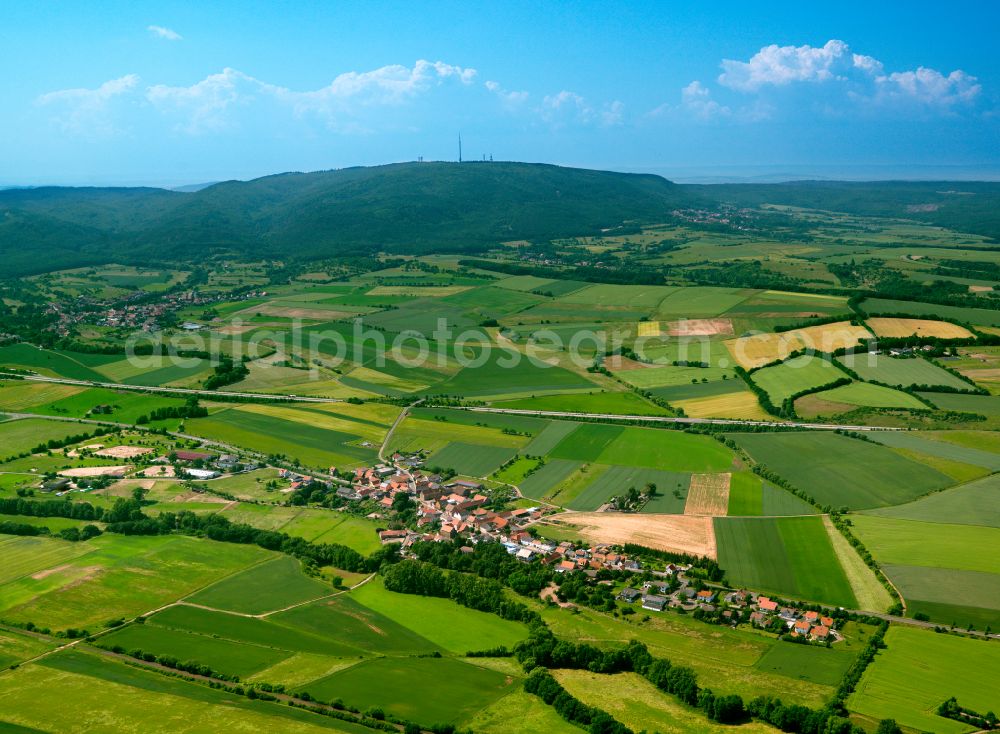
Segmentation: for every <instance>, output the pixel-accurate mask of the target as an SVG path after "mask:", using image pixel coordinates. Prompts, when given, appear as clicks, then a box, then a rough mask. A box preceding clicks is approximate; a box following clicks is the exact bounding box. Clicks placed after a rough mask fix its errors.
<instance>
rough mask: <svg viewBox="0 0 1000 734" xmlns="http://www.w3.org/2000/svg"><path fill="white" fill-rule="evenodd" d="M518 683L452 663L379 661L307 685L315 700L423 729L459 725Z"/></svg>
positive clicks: (447, 660) (438, 660)
mask: <svg viewBox="0 0 1000 734" xmlns="http://www.w3.org/2000/svg"><path fill="white" fill-rule="evenodd" d="M519 685H520V681H519V680H517V679H511V678H510V677H509V676H505V675H504V674H502V673H498V672H496V671H494V670H489V669H487V668H482V667H479V666H476V665H470V664H468V663H464V662H462V661H460V660H455V659H454V658H380V659H378V660H371V661H365V662H361V663H358V664H357V665H353V666H351V667H350V668H347V669H345V670H342V671H339V672H337V673H334V674H333V675H331V676H329V677H327V678H324V679H321V680H318V681H315V682H313V683H310V684H309V685H308V686H307V689H308V691H309V693H310V694H312V696H313V697H314V698H317V699H319V700H332V699H335V698H339V699H342V700H343V701H344V702H345V703H347V704H350V705H353V706H357V707H358V708H360V709H362V710H364V709H367V708H370V707H372V706H378V707H380V708H382V709H384V710H385V711H388V712H391V713H393V714H395V715H396V716H403V717H405V718H408V719H411V720H415V721H419V722H421V723H424V724H429V725H432V724H438V723H459V722H463V721H465V720H467V719H470V718H471V717H472V716H474V715H475V714H476V713H477V712H478V711H479V710H481V709H483V708H485V707H487V706H489V705H490V704H491V703H493V702H494V701H495V700H497V699H498V698H500V697H501V696H503V695H505V694H507V693H510V692H512V691H514V690H517V687H518V686H519Z"/></svg>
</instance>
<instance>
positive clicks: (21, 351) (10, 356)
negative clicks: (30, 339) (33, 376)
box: [0, 342, 120, 382]
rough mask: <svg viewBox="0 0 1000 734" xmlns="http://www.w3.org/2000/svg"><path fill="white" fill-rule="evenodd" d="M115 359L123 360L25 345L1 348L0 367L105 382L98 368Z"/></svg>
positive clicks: (19, 343)
mask: <svg viewBox="0 0 1000 734" xmlns="http://www.w3.org/2000/svg"><path fill="white" fill-rule="evenodd" d="M116 359H120V357H117V356H114V355H106V354H83V353H79V352H61V351H58V350H49V349H39V348H38V347H34V346H31V345H30V344H25V343H24V342H18V343H17V344H10V345H8V346H5V347H0V365H3V366H5V367H18V368H21V369H28V370H34V371H36V372H40V373H41V374H45V375H49V376H57V377H68V378H70V379H72V380H90V381H97V382H106V381H107V380H106V378H105V377H104V375H102V374H101V373H100V372H98V371H97V370H96V368H97V367H99V366H101V365H104V364H107V363H109V362H113V361H115V360H116Z"/></svg>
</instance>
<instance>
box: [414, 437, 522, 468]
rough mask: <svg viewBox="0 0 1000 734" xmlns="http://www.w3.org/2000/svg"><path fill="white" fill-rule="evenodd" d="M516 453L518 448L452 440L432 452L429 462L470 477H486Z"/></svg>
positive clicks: (431, 464)
mask: <svg viewBox="0 0 1000 734" xmlns="http://www.w3.org/2000/svg"><path fill="white" fill-rule="evenodd" d="M516 453H517V450H516V449H512V448H506V447H504V446H481V445H479V444H472V443H462V442H460V441H452V442H450V443H448V444H447V445H446V446H445V447H444V448H442V449H440V450H439V451H436V452H435V453H434V454H432V455H431V456H430V458H428V459H427V464H428V466H440V467H444V468H448V469H454V470H455V471H456V472H458V473H459V474H464V475H465V476H469V477H485V476H488V475H489V474H492V473H493V472H494V471H496V470H497V467H499V466H500V465H501V464H503V463H504V462H506V461H507V460H508V459H510V458H511V457H513V456H514V454H516Z"/></svg>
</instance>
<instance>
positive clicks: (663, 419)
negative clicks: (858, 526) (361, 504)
mask: <svg viewBox="0 0 1000 734" xmlns="http://www.w3.org/2000/svg"><path fill="white" fill-rule="evenodd" d="M452 407H454V409H456V410H468V411H472V412H475V413H503V414H507V415H531V416H536V417H538V418H599V419H601V420H616V421H631V422H637V421H641V422H652V423H680V424H682V425H694V426H699V425H713V426H764V427H767V428H811V429H816V430H825V431H838V430H839V431H906V430H909V429H907V428H897V427H895V426H854V425H846V424H837V423H799V422H796V421H754V420H740V419H736V418H680V417H673V416H662V415H618V414H616V413H570V412H566V411H561V410H525V409H516V408H484V407H480V406H463V405H456V406H452Z"/></svg>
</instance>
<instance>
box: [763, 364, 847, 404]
mask: <svg viewBox="0 0 1000 734" xmlns="http://www.w3.org/2000/svg"><path fill="white" fill-rule="evenodd" d="M842 377H845V375H844V373H843V372H841V371H840V370H839V369H837V368H836V367H835V366H834V365H833V364H832V363H831V362H830V361H829V360H827V359H823V358H822V357H815V356H812V355H803V356H801V357H795V358H793V359H790V360H788V361H787V362H782V363H781V364H779V365H775V366H774V367H765V368H764V369H762V370H755V371H754V372H753V373H751V376H750V379H752V380H753V381H754V383H756V384H757V386H758V387H760V388H761V389H762V390H764V392H766V393H767V394H768V396H770V398H771V402H772V403H774V404H775V405H781V403H782V401H784V400H785V399H786V398H790V397H791V396H792V395H795V394H796V393H799V392H802V391H803V390H812V389H814V388H817V387H820V386H821V385H828V384H829V383H831V382H834V381H835V380H839V379H840V378H842Z"/></svg>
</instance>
